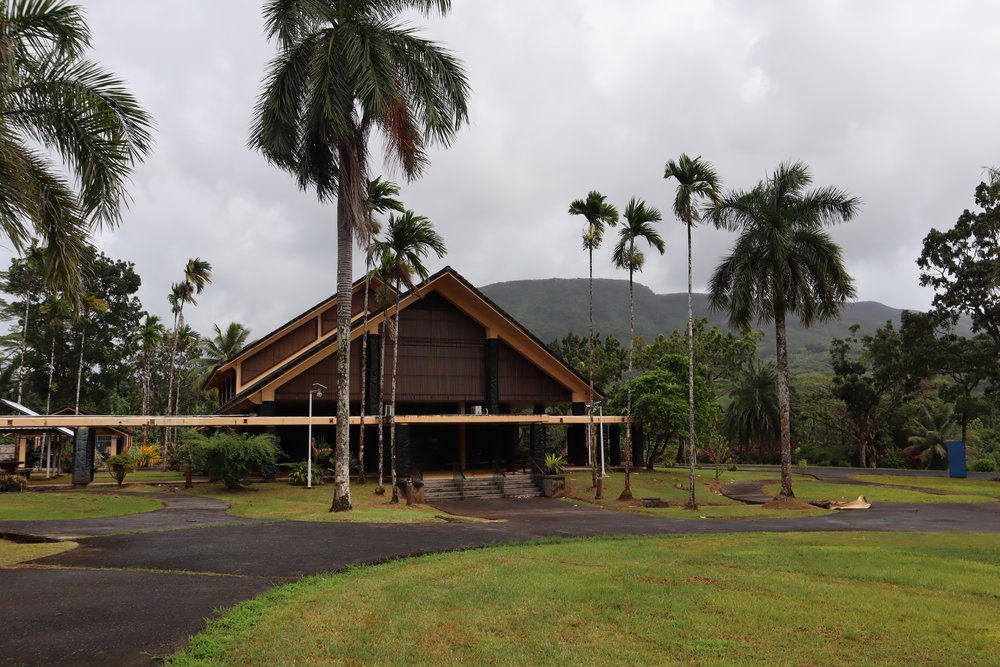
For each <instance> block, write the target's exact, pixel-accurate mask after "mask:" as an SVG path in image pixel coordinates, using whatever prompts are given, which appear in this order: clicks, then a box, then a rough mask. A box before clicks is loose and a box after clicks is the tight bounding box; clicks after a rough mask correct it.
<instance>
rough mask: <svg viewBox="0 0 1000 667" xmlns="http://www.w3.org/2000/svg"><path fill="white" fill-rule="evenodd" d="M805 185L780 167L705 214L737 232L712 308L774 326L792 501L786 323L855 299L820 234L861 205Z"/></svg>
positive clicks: (741, 323) (745, 322)
mask: <svg viewBox="0 0 1000 667" xmlns="http://www.w3.org/2000/svg"><path fill="white" fill-rule="evenodd" d="M811 184H812V176H811V175H810V173H809V168H808V167H806V165H805V164H803V163H801V162H794V163H783V164H781V165H780V166H779V167H778V168H777V169H776V170H775V171H774V173H773V174H771V176H769V177H768V178H767V179H766V180H764V181H762V182H761V183H758V184H757V186H756V187H755V188H754V189H753V190H750V191H749V192H739V191H737V192H731V193H727V195H726V197H725V198H724V200H723V201H722V202H721V203H719V204H718V205H717V206H715V207H713V208H712V210H711V211H710V212H709V214H708V219H709V220H710V221H711V222H713V223H714V224H716V225H717V226H719V227H722V228H725V229H729V230H733V231H739V232H740V236H739V238H738V239H737V240H736V244H735V245H734V246H733V248H732V250H731V252H730V254H729V255H728V256H727V257H725V258H724V259H723V260H722V263H721V264H719V266H718V267H716V269H715V272H714V273H713V274H712V280H711V304H712V307H713V308H715V309H718V310H725V311H728V312H729V321H730V324H731V325H732V326H734V327H737V328H740V329H744V330H745V329H749V328H750V326H751V324H752V323H753V322H754V321H759V322H761V323H771V322H773V323H774V337H775V346H776V351H777V371H778V408H779V410H780V416H781V495H783V496H793V495H794V493H793V492H792V441H791V416H790V411H789V394H788V344H787V339H786V318H787V316H788V315H790V314H791V315H797V316H798V317H799V319H800V320H801V321H802V323H803V324H804V325H806V326H809V325H811V324H812V323H813V322H816V321H822V320H827V319H830V318H832V317H836V316H838V315H839V314H840V310H841V308H842V306H843V305H844V303H845V302H846V301H847V300H848V299H851V298H853V297H854V296H855V291H854V281H853V280H852V279H851V276H850V275H848V273H847V269H846V268H845V267H844V261H843V258H842V256H841V251H840V246H838V245H837V244H836V243H834V241H833V239H831V238H830V236H829V234H827V233H826V231H825V230H824V227H825V226H828V225H833V224H836V223H839V222H844V221H848V220H851V219H852V218H853V217H854V216H855V215H857V213H858V211H859V210H860V208H861V201H860V200H859V199H858V198H856V197H852V196H850V195H849V194H847V193H846V192H844V191H843V190H839V189H837V188H832V187H825V188H818V189H814V190H809V191H806V188H808V187H809V186H810V185H811Z"/></svg>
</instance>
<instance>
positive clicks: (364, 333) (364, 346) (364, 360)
mask: <svg viewBox="0 0 1000 667" xmlns="http://www.w3.org/2000/svg"><path fill="white" fill-rule="evenodd" d="M361 317H362V322H363V324H362V326H361V409H360V410H359V411H358V414H359V416H360V417H361V423H360V424H359V425H358V484H364V483H365V481H366V480H365V399H366V396H365V390H366V388H367V384H368V383H367V379H368V260H367V253H366V259H365V305H364V312H363V314H362V316H361Z"/></svg>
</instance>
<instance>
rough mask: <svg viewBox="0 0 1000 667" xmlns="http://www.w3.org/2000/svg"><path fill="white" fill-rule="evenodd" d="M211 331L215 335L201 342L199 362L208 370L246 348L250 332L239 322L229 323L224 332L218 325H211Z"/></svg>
mask: <svg viewBox="0 0 1000 667" xmlns="http://www.w3.org/2000/svg"><path fill="white" fill-rule="evenodd" d="M212 330H213V331H214V332H215V335H214V336H212V337H211V338H203V339H202V341H201V355H202V356H201V360H200V361H201V363H202V365H203V367H205V368H208V369H212V368H215V367H216V366H218V365H219V364H221V363H222V362H224V361H227V360H229V359H231V358H233V357H235V356H236V355H237V354H238V353H239V352H240V350H242V349H243V348H244V347H245V346H246V344H247V339H248V338H249V337H250V330H249V329H247V328H246V327H245V326H243V325H242V324H240V323H239V322H230V323H229V326H227V327H226V330H225V331H223V330H222V329H221V328H220V327H219V325H218V324H213V325H212Z"/></svg>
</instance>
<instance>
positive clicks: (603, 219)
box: [569, 190, 618, 498]
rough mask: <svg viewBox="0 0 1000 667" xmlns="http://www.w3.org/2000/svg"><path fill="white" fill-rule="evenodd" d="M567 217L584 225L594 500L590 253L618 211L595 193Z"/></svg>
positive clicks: (572, 205)
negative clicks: (579, 219)
mask: <svg viewBox="0 0 1000 667" xmlns="http://www.w3.org/2000/svg"><path fill="white" fill-rule="evenodd" d="M569 214H570V215H582V216H583V217H584V219H585V220H586V221H587V224H586V226H585V227H584V228H583V249H584V250H586V251H587V259H588V262H589V273H588V276H587V289H588V292H587V294H588V296H587V308H588V322H589V336H588V340H587V358H588V361H587V373H588V378H587V386H588V392H589V393H588V400H587V415H588V419H587V447H588V451H589V452H590V476H591V481H592V482H593V485H594V491H595V495H596V497H597V498H601V497H602V496H603V494H602V493H601V484H600V483H599V481H600V480H599V479H598V477H597V457H596V456H595V455H594V454H595V452H594V250H596V249H597V248H599V247H601V241H602V240H604V228H605V227H614V226H615V225H616V224H618V209H616V208H615V207H614V206H612V205H611V204H609V203H608V202H607V201H606V197H605V196H604V195H602V194H601V193H600V192H597V191H596V190H591V191H590V192H589V193H587V197H586V199H577V200H575V201H573V202H572V203H570V205H569Z"/></svg>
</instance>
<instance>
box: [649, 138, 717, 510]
mask: <svg viewBox="0 0 1000 667" xmlns="http://www.w3.org/2000/svg"><path fill="white" fill-rule="evenodd" d="M663 178H667V179H669V178H675V179H677V192H676V194H675V195H674V215H676V216H677V218H678V219H679V220H680V221H681V222H683V223H684V226H685V227H686V228H687V269H688V467H689V468H690V475H689V478H688V487H689V488H688V504H687V506H688V508H690V509H696V508H697V507H698V504H697V503H696V502H695V498H694V486H695V469H696V468H697V465H698V449H697V447H696V445H695V432H694V422H695V409H694V312H693V308H692V303H691V302H692V284H691V283H692V279H691V273H692V265H691V229H692V228H693V227H694V226H695V225H696V224H697V223H698V221H699V220H701V213H700V211H699V207H700V206H701V205H703V204H705V203H712V204H715V203H718V201H719V188H720V187H721V181H720V180H719V176H718V174H716V173H715V169H713V168H712V165H711V164H710V163H708V162H707V161H704V160H702V159H701V156H699V157H696V158H691V157H688V155H687V154H685V153H681V155H680V157H679V158H677V160H676V161H674V160H669V161H667V165H666V167H665V168H664V170H663Z"/></svg>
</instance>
